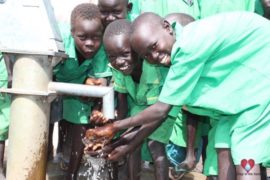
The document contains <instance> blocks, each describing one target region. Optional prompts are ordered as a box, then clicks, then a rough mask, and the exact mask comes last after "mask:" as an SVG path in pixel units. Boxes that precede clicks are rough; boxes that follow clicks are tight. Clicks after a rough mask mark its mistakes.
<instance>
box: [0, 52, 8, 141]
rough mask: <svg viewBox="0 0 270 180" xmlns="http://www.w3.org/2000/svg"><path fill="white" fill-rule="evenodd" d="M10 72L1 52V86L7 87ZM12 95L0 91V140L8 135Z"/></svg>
mask: <svg viewBox="0 0 270 180" xmlns="http://www.w3.org/2000/svg"><path fill="white" fill-rule="evenodd" d="M7 84H8V73H7V69H6V64H5V61H4V58H3V56H2V54H1V53H0V88H6V87H7ZM9 111H10V96H9V95H7V94H4V93H1V92H0V141H4V140H6V139H7V137H8V127H9Z"/></svg>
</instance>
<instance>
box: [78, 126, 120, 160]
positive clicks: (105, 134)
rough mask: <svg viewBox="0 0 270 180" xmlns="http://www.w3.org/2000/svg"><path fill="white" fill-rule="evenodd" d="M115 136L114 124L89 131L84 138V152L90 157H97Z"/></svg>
mask: <svg viewBox="0 0 270 180" xmlns="http://www.w3.org/2000/svg"><path fill="white" fill-rule="evenodd" d="M114 135H115V130H114V127H113V124H108V125H106V126H103V127H97V128H95V129H88V130H87V131H86V135H85V137H84V138H83V143H84V144H85V149H84V152H85V153H86V154H89V155H97V154H99V153H100V152H101V151H100V150H101V149H102V148H103V147H104V146H105V145H106V144H108V143H109V142H110V141H111V139H112V138H113V137H114Z"/></svg>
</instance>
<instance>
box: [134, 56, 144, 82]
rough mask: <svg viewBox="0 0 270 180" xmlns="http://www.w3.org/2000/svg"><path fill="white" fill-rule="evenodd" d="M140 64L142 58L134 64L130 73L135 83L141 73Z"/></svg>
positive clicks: (138, 80) (141, 63)
mask: <svg viewBox="0 0 270 180" xmlns="http://www.w3.org/2000/svg"><path fill="white" fill-rule="evenodd" d="M142 65H143V60H142V59H140V60H139V61H138V63H137V64H136V66H135V67H134V70H133V72H132V73H131V77H132V79H133V81H135V82H136V83H139V82H140V79H141V75H142Z"/></svg>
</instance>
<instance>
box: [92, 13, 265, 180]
mask: <svg viewBox="0 0 270 180" xmlns="http://www.w3.org/2000/svg"><path fill="white" fill-rule="evenodd" d="M209 25H211V28H210V29H209V28H206V27H208V26H209ZM269 28H270V24H269V22H268V21H267V20H265V19H264V18H261V17H260V16H258V15H256V14H254V13H248V12H234V13H223V14H220V15H216V16H212V17H210V18H206V19H204V20H200V21H197V22H194V23H191V24H189V26H186V27H185V28H181V27H177V26H176V29H175V30H173V29H172V28H170V26H169V25H168V24H167V23H166V21H164V20H162V18H160V17H159V16H157V15H155V14H151V13H145V14H144V15H141V16H140V18H137V19H136V21H135V22H134V24H133V28H132V33H131V45H132V48H134V50H135V51H136V52H137V53H139V55H141V56H142V57H146V59H147V60H148V61H149V62H152V63H155V64H163V65H166V66H171V67H170V71H169V73H168V76H167V79H166V82H165V84H164V86H163V89H162V92H161V95H160V97H159V101H158V102H157V103H156V104H154V105H152V106H150V107H149V108H147V109H145V110H144V111H143V112H141V113H139V114H138V115H136V116H134V117H131V118H127V119H126V120H122V121H117V122H115V123H114V124H112V125H108V126H107V127H103V128H105V129H106V130H107V132H108V131H109V130H111V131H115V130H119V129H122V128H128V127H131V126H138V125H140V124H143V123H146V122H153V121H158V120H161V119H163V118H164V116H166V114H167V113H168V111H169V110H170V107H171V105H183V104H185V105H186V107H187V110H188V111H189V112H192V113H194V114H199V115H206V116H209V117H211V118H214V119H218V125H217V128H219V129H222V127H223V124H224V123H225V124H226V123H228V122H229V126H226V128H227V127H229V128H228V129H227V131H222V133H224V134H219V133H220V132H219V131H217V133H216V139H215V140H216V142H215V143H220V144H221V143H226V144H229V145H230V148H231V153H232V158H233V162H234V164H235V165H236V172H237V174H236V176H237V178H239V179H240V178H252V179H260V176H257V175H258V174H259V173H260V169H259V164H261V163H263V164H266V163H267V162H269V161H270V159H269V156H268V155H269V142H270V136H269V135H268V131H269V125H270V124H269V116H268V111H269V99H270V97H269V93H268V92H269V88H270V87H269V84H270V83H269V80H268V79H269V78H268V77H269V72H270V71H269V70H270V66H269V63H268V61H269V52H270V47H269V46H268V44H269V43H270V40H269V38H268V37H269V35H270V32H269ZM150 34H151V36H150ZM209 34H211V35H214V36H209ZM205 39H207V41H205ZM171 50H172V52H171ZM258 59H260V61H258ZM258 92H260V93H259V94H258ZM170 104H171V105H170ZM120 122H121V123H120ZM124 122H125V123H124ZM92 132H93V135H97V136H101V135H102V136H103V135H106V133H105V132H104V131H102V129H97V130H92ZM221 137H225V138H223V139H222V138H221ZM258 137H260V138H258ZM254 139H256V141H254ZM253 147H256V148H253ZM246 159H247V160H250V162H251V165H252V163H254V164H255V165H254V166H253V167H251V166H244V162H245V160H246ZM241 162H242V164H243V166H241ZM246 165H247V164H246ZM248 165H250V164H248ZM246 172H248V173H246ZM231 175H232V174H230V173H228V174H225V173H224V172H219V178H220V179H234V177H233V176H232V177H230V176H231ZM222 176H227V177H222Z"/></svg>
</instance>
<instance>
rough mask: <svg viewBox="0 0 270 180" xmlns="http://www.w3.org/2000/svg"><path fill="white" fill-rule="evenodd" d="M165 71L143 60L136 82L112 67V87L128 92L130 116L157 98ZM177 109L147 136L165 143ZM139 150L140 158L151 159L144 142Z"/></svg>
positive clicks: (165, 69)
mask: <svg viewBox="0 0 270 180" xmlns="http://www.w3.org/2000/svg"><path fill="white" fill-rule="evenodd" d="M167 72H168V68H165V67H156V66H153V65H150V64H149V63H147V62H146V61H144V62H143V70H142V75H141V78H140V83H139V84H138V83H136V82H134V81H133V79H132V77H131V76H125V75H123V74H122V73H121V72H119V71H117V70H115V69H113V77H114V80H115V81H114V89H115V91H117V92H120V93H127V94H128V105H129V111H130V116H134V115H136V114H138V113H139V112H141V111H143V110H144V109H145V108H147V107H148V106H149V105H152V104H154V103H155V102H156V101H157V100H158V96H159V93H160V91H161V88H162V85H163V83H164V80H165V77H166V75H167ZM179 111H180V107H174V108H172V110H171V111H170V113H169V116H168V117H167V119H166V120H165V121H164V122H163V123H162V124H161V125H160V126H159V127H158V128H157V129H156V130H155V131H154V132H153V133H152V134H151V135H150V136H149V137H148V138H149V139H151V140H154V141H158V142H161V143H164V144H167V143H168V142H169V138H170V136H171V132H172V128H173V125H174V120H175V117H176V116H177V114H178V113H179ZM141 152H142V159H144V160H147V161H151V156H150V154H149V151H148V148H147V146H146V144H145V143H144V144H143V147H142V151H141Z"/></svg>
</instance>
